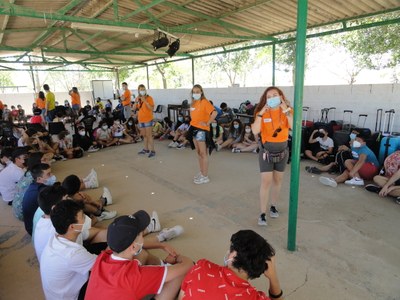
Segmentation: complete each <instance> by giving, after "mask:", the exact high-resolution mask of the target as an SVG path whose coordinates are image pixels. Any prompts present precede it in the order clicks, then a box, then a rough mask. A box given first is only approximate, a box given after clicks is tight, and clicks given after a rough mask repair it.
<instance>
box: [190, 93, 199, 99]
mask: <svg viewBox="0 0 400 300" xmlns="http://www.w3.org/2000/svg"><path fill="white" fill-rule="evenodd" d="M192 97H193V99H194V100H199V99H200V98H201V94H195V93H193V94H192Z"/></svg>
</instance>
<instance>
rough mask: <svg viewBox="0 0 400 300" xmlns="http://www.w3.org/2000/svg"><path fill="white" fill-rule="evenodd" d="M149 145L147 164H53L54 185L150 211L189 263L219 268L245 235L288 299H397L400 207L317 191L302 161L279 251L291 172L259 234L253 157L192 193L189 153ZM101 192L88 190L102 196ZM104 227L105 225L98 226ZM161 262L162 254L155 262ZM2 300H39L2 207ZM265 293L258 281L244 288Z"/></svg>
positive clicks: (26, 245)
mask: <svg viewBox="0 0 400 300" xmlns="http://www.w3.org/2000/svg"><path fill="white" fill-rule="evenodd" d="M168 143H169V141H164V142H157V143H156V151H157V155H156V157H155V158H151V159H149V158H147V157H144V156H139V155H137V154H136V153H137V152H138V151H139V150H140V149H141V147H142V145H141V144H134V145H126V146H119V147H113V148H107V149H104V150H101V151H99V152H97V153H92V154H89V155H87V154H86V155H85V157H84V158H81V159H76V160H70V161H65V162H56V163H55V164H53V166H52V169H53V171H54V173H55V174H56V176H57V178H58V179H59V180H62V179H63V178H64V177H65V176H67V175H69V174H71V173H72V174H77V175H79V176H86V174H87V173H88V172H89V171H90V169H91V168H95V170H96V171H97V173H98V177H99V181H100V187H102V186H107V187H108V188H109V189H110V190H111V193H112V195H113V199H114V204H113V205H112V206H110V209H113V210H117V211H118V214H119V215H122V214H130V213H132V212H135V211H136V210H138V209H145V210H147V211H149V212H151V211H152V210H156V211H157V212H158V214H159V216H160V221H161V224H162V226H163V227H170V226H174V225H176V224H180V225H182V226H183V227H184V229H185V232H184V234H183V235H182V236H180V237H178V238H176V239H174V240H172V241H170V244H171V245H173V246H174V247H175V248H176V249H178V251H179V252H180V253H183V254H185V255H187V256H189V257H191V258H193V260H197V259H200V258H208V259H210V260H212V261H214V262H216V263H220V264H222V263H223V257H224V255H225V253H226V251H227V249H228V246H229V239H230V236H231V235H232V234H233V233H235V232H236V231H238V230H240V229H252V230H255V231H256V232H258V233H259V234H261V235H262V236H263V237H265V238H266V239H267V240H268V241H269V242H270V243H271V244H272V245H273V246H274V247H275V249H276V252H277V269H278V273H279V277H280V281H281V285H282V288H283V290H284V295H285V297H286V299H296V300H303V299H304V300H309V299H352V300H353V299H363V300H367V299H400V284H399V282H400V278H399V276H400V259H399V256H400V238H399V237H400V233H399V232H400V231H399V228H398V226H399V220H400V206H399V205H397V204H395V203H394V201H393V200H392V199H389V198H385V199H382V198H379V197H378V196H377V195H375V194H371V193H368V192H366V191H364V189H363V188H361V187H354V188H353V187H350V186H345V185H340V186H339V187H337V188H336V189H334V188H330V187H325V186H322V185H321V184H320V183H319V182H318V176H314V175H310V174H308V173H306V172H305V171H304V167H305V165H306V164H309V161H302V162H301V171H300V172H301V175H300V178H301V180H300V193H299V195H300V196H299V209H298V229H297V251H295V252H290V251H288V250H287V248H286V247H287V227H288V225H287V224H288V202H289V201H288V198H289V183H290V167H289V168H288V169H287V170H288V171H287V172H286V174H285V179H284V184H283V190H282V195H281V201H280V203H279V205H278V209H279V211H280V218H278V219H274V220H271V219H269V220H268V223H269V224H268V227H259V226H258V225H257V217H258V214H259V211H258V189H259V172H258V162H257V157H256V155H255V154H250V153H249V154H244V153H231V152H228V151H221V152H218V153H213V154H212V155H211V157H210V172H209V176H210V179H211V182H210V183H208V184H204V185H200V186H198V185H195V184H194V183H193V176H194V175H195V174H196V173H197V171H198V167H197V158H196V154H195V152H194V151H191V150H189V149H184V150H176V149H168V148H167V144H168ZM101 192H102V189H101V188H98V189H94V190H89V191H88V193H89V194H90V195H92V196H94V197H97V196H100V195H101ZM109 223H110V222H106V221H103V222H101V226H104V227H106V226H107V225H108V224H109ZM159 254H162V253H159ZM0 272H1V276H0V299H2V300H8V299H43V292H42V288H41V282H40V274H39V264H38V261H37V259H36V257H35V254H34V250H33V247H32V244H31V239H30V237H29V235H28V234H26V232H25V230H24V227H23V223H21V222H20V221H18V220H16V219H15V217H14V216H13V214H12V211H11V207H9V206H7V205H6V204H5V203H3V202H2V203H0ZM252 283H253V284H254V285H255V286H256V287H257V288H259V289H262V290H264V291H266V290H267V288H268V287H267V283H266V279H265V278H264V277H262V278H259V279H257V280H254V281H252Z"/></svg>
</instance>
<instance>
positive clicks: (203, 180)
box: [193, 175, 210, 184]
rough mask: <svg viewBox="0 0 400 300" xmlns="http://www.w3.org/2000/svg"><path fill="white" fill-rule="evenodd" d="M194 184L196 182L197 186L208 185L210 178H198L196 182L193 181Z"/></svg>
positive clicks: (201, 176)
mask: <svg viewBox="0 0 400 300" xmlns="http://www.w3.org/2000/svg"><path fill="white" fill-rule="evenodd" d="M193 182H194V183H195V184H203V183H208V182H210V178H208V176H203V175H200V176H199V177H198V178H196V179H195V180H193Z"/></svg>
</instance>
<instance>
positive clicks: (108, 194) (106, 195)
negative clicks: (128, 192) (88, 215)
mask: <svg viewBox="0 0 400 300" xmlns="http://www.w3.org/2000/svg"><path fill="white" fill-rule="evenodd" d="M102 197H103V198H104V199H106V205H110V204H112V203H113V201H112V196H111V192H110V190H109V189H108V188H106V187H103V195H102Z"/></svg>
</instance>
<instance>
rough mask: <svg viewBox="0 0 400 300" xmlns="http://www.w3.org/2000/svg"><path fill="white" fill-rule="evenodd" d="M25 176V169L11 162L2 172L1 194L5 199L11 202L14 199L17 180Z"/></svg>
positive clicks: (0, 179) (0, 176) (0, 181)
mask: <svg viewBox="0 0 400 300" xmlns="http://www.w3.org/2000/svg"><path fill="white" fill-rule="evenodd" d="M22 176H24V170H23V169H21V168H20V167H18V166H17V165H15V164H14V163H10V164H9V165H8V166H7V167H6V168H5V169H4V170H3V171H1V172H0V194H1V196H2V197H3V200H4V201H6V202H10V201H12V200H14V195H15V193H16V191H17V189H16V185H17V182H18V181H19V180H20V179H21V177H22Z"/></svg>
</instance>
